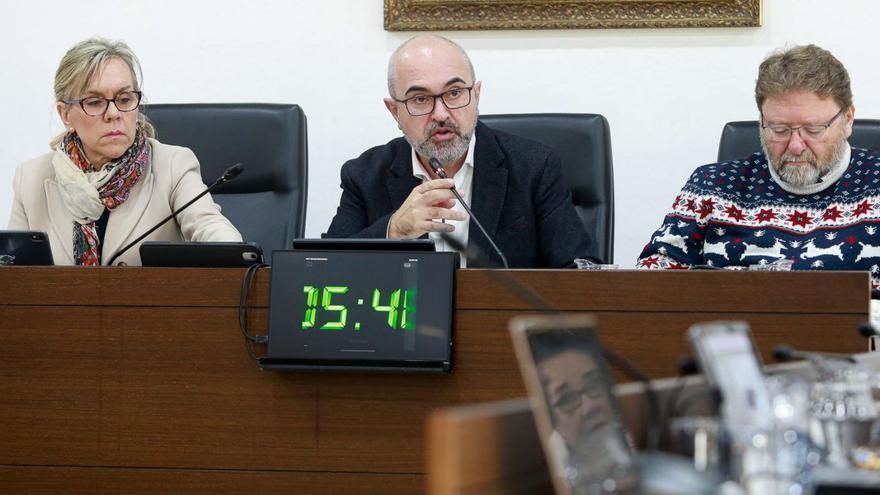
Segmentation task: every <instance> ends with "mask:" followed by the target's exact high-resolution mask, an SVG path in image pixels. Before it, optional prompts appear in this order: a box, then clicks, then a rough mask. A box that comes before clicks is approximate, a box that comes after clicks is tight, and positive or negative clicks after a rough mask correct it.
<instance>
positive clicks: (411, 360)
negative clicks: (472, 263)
mask: <svg viewBox="0 0 880 495" xmlns="http://www.w3.org/2000/svg"><path fill="white" fill-rule="evenodd" d="M454 270H455V260H454V255H452V254H451V253H434V252H386V251H359V252H348V251H276V252H275V253H274V254H273V265H272V289H271V297H270V316H269V348H268V354H267V356H268V357H269V358H270V359H271V360H276V361H277V360H287V361H289V362H290V363H292V364H293V365H294V367H295V365H297V364H299V365H301V366H304V367H310V366H317V367H337V366H339V367H343V366H344V367H349V366H362V367H384V368H388V367H390V368H394V367H401V368H439V369H448V368H449V362H450V356H451V350H450V345H451V324H452V283H453V274H454Z"/></svg>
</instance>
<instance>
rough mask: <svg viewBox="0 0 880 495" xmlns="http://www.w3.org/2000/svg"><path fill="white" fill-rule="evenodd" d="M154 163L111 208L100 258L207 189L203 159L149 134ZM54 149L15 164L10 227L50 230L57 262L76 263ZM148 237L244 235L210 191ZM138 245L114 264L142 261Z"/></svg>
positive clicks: (224, 237)
mask: <svg viewBox="0 0 880 495" xmlns="http://www.w3.org/2000/svg"><path fill="white" fill-rule="evenodd" d="M148 141H149V145H150V148H151V153H150V163H149V165H148V166H147V168H146V171H145V172H144V175H143V176H141V179H140V181H138V183H137V184H136V185H135V186H134V188H132V190H131V194H130V195H129V197H128V199H127V200H126V201H125V203H123V204H122V206H119V207H118V208H116V209H115V210H113V211H112V212H111V213H110V219H109V220H108V221H107V230H106V232H105V233H104V241H103V242H104V247H103V251H102V253H101V261H102V263H103V264H107V261H109V260H110V258H112V257H113V255H114V254H115V253H116V252H117V251H119V250H120V249H121V248H122V247H124V246H125V245H126V244H128V243H129V242H131V241H133V240H134V239H136V238H137V237H138V236H140V235H142V234H143V233H144V232H146V231H147V230H149V229H150V228H152V227H153V226H154V225H156V224H157V223H159V221H161V220H162V219H164V218H165V217H167V216H168V215H170V214H171V212H172V211H174V210H175V209H177V208H179V207H181V206H183V205H184V204H185V203H186V202H188V201H190V200H191V199H192V198H194V197H195V196H196V195H197V194H199V193H200V192H202V191H204V190H205V188H206V186H205V183H204V182H202V175H201V172H200V170H199V161H198V160H197V159H196V155H195V154H194V153H193V152H192V151H191V150H190V149H189V148H183V147H180V146H171V145H167V144H162V143H160V142H159V141H156V140H155V139H149V140H148ZM54 153H56V152H55V151H52V152H49V153H46V154H45V155H42V156H40V157H38V158H35V159H33V160H30V161H27V162H25V163H22V164H21V165H19V166H18V168H17V169H16V170H15V179H14V183H13V192H14V200H13V204H12V215H11V217H10V219H9V229H11V230H40V231H43V232H46V233H47V234H48V235H49V243H50V245H51V246H52V256H53V257H54V258H55V264H56V265H72V264H73V224H74V218H73V215H72V214H71V213H70V212H69V211H68V209H67V207H66V206H64V201H63V200H62V199H61V194H60V193H59V191H58V184H57V182H56V181H55V172H54V170H53V168H52V156H53V154H54ZM145 240H148V241H178V242H179V241H196V242H204V241H241V234H240V233H239V232H238V230H236V228H235V227H234V226H233V225H232V224H231V223H230V222H229V220H227V219H226V217H224V216H223V215H222V214H221V213H220V207H219V206H218V205H216V204H215V203H214V201H213V199H212V198H211V195H210V194H209V195H206V196H204V197H202V198H201V199H199V200H198V201H196V202H195V203H194V204H193V205H191V206H190V207H189V208H187V209H186V210H184V211H183V212H182V213H180V214H179V215H177V221H176V222H175V221H174V220H171V221H169V222H168V223H166V224H165V225H163V226H162V227H160V228H159V229H157V230H156V231H155V232H153V233H152V234H150V235H149V237H147V238H146V239H145ZM139 247H140V246H139V245H136V246H134V247H132V248H131V249H129V250H128V251H126V252H125V253H124V254H122V256H120V257H119V258H117V259H116V262H115V264H117V265H120V264H126V265H140V264H141V257H140V254H139Z"/></svg>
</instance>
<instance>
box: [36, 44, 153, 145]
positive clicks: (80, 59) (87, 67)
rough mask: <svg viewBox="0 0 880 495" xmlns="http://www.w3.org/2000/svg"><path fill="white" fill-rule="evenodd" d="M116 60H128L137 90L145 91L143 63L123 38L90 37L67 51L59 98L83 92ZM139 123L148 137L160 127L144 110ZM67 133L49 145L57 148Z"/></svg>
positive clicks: (58, 74) (60, 71) (58, 80)
mask: <svg viewBox="0 0 880 495" xmlns="http://www.w3.org/2000/svg"><path fill="white" fill-rule="evenodd" d="M113 59H119V60H122V61H123V62H125V65H127V66H128V69H129V70H130V71H131V80H132V81H133V84H134V90H135V91H141V83H142V76H143V74H142V73H141V63H140V61H139V60H138V58H137V55H135V54H134V52H133V51H131V48H129V47H128V45H126V44H125V42H124V41H120V40H108V39H105V38H89V39H87V40H84V41H80V42H79V43H77V44H76V45H74V46H73V48H71V49H70V50H67V53H65V54H64V57H63V58H62V59H61V63H59V64H58V70H57V71H55V100H56V101H59V102H61V101H64V100H70V99H71V98H73V96H74V95H75V94H78V93H80V92H82V91H83V90H84V89H86V87H88V85H89V83H90V82H91V81H92V78H94V77H95V74H96V73H97V72H98V71H99V70H100V69H101V68H103V67H104V64H106V63H107V62H109V61H110V60H113ZM138 123H140V124H141V128H142V129H143V131H144V132H145V133H146V135H147V136H148V137H156V129H155V128H154V127H153V124H151V123H150V121H149V120H148V119H147V117H146V116H144V113H143V112H138ZM66 134H67V133H66V132H64V133H61V134H59V135H58V136H55V137H54V138H53V139H52V141H51V143H49V146H50V147H51V148H52V149H54V148H56V147H57V146H58V145H59V144H60V143H61V141H62V140H63V139H64V136H65V135H66Z"/></svg>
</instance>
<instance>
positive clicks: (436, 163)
mask: <svg viewBox="0 0 880 495" xmlns="http://www.w3.org/2000/svg"><path fill="white" fill-rule="evenodd" d="M428 164H429V165H431V170H433V171H434V173H435V174H437V176H438V177H440V178H441V179H448V178H449V176H448V175H447V174H446V171H445V170H443V166H442V165H441V164H440V160H438V159H436V158H430V159H428ZM452 194H454V195H455V198H456V199H458V202H459V203H461V206H462V207H463V208H464V211H466V212H467V214H468V215H469V216H470V217H471V220H473V221H474V223H475V224H476V225H477V228H479V229H480V232H482V233H483V236H484V237H485V238H486V240H488V241H489V244H491V245H492V249H494V250H495V253H496V254H498V256H499V257H500V258H501V264H502V265H504V268H510V265H508V264H507V257H506V256H504V253H502V252H501V249H499V248H498V245H497V244H495V241H494V240H492V237H491V236H489V233H488V232H486V229H484V228H483V224H481V223H480V221H479V220H478V219H477V217H475V216H474V212H472V211H471V208H470V206H468V204H467V203H466V202H465V200H464V198H462V197H461V194H459V193H458V191H457V190H456V189H455V186H452Z"/></svg>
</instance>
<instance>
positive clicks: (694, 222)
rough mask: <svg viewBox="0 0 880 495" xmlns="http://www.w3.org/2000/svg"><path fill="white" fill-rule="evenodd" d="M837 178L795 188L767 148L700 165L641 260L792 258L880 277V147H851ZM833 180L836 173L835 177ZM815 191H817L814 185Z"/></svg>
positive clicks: (683, 263)
mask: <svg viewBox="0 0 880 495" xmlns="http://www.w3.org/2000/svg"><path fill="white" fill-rule="evenodd" d="M843 165H844V164H843V163H841V164H840V166H839V167H837V168H836V170H835V171H834V172H836V173H829V176H835V177H836V180H835V181H834V182H833V183H831V184H827V181H826V183H825V184H817V185H816V186H811V187H812V189H811V192H808V193H806V194H796V193H793V192H790V191H791V190H793V188H792V186H790V185H787V184H786V186H787V187H782V186H780V184H781V182H780V181H779V179H778V177H776V175H775V173H771V170H770V167H769V166H768V164H767V159H766V157H765V156H764V154H763V153H755V154H753V155H751V156H749V157H746V158H743V159H740V160H733V161H729V162H722V163H715V164H711V165H704V166H702V167H699V168H698V169H697V170H696V171H695V172H694V173H693V174H692V175H691V177H690V179H689V180H688V182H687V184H686V185H685V186H684V188H683V189H682V190H681V193H680V194H679V195H678V196H676V198H675V201H674V202H673V203H672V211H670V212H669V213H668V214H667V215H666V218H664V220H663V224H662V225H661V226H660V228H659V229H657V231H656V232H654V235H653V236H652V237H651V241H650V242H649V243H648V244H647V245H646V246H645V248H644V250H642V254H641V255H640V256H639V259H638V262H637V267H638V268H646V269H663V268H666V269H675V268H679V269H684V268H689V267H691V266H693V265H712V266H716V267H727V266H749V265H754V264H766V263H769V262H774V261H778V260H782V259H789V260H792V261H793V265H792V268H793V269H795V270H866V271H870V272H871V277H872V281H873V285H874V286H877V282H878V277H880V233H878V223H880V152H873V151H867V150H863V149H858V148H853V149H852V150H851V151H850V159H849V164H848V167H845V168H844V166H843ZM832 180H833V179H832ZM812 191H816V192H812Z"/></svg>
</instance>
